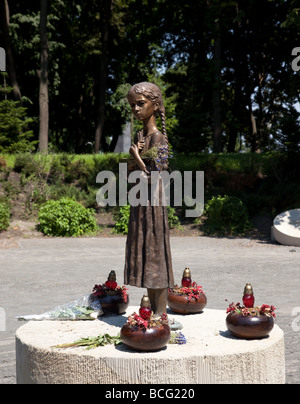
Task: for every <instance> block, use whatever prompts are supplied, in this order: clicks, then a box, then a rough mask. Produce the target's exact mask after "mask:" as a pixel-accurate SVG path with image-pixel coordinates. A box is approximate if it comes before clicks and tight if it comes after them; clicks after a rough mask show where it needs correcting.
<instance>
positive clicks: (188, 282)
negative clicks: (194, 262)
mask: <svg viewBox="0 0 300 404" xmlns="http://www.w3.org/2000/svg"><path fill="white" fill-rule="evenodd" d="M181 285H182V287H183V288H189V287H191V286H192V278H191V271H190V269H189V268H185V270H184V272H183V276H182V281H181Z"/></svg>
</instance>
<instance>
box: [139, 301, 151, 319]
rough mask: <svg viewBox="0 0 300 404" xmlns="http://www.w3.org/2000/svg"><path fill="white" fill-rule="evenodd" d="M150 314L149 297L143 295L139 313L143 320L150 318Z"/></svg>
mask: <svg viewBox="0 0 300 404" xmlns="http://www.w3.org/2000/svg"><path fill="white" fill-rule="evenodd" d="M151 314H152V310H151V305H150V299H149V297H148V296H147V295H144V296H143V298H142V301H141V307H140V310H139V315H140V317H142V319H143V320H150V317H151Z"/></svg>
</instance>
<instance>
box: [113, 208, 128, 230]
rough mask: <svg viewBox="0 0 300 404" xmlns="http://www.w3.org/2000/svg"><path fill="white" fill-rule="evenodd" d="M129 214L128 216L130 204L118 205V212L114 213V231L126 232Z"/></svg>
mask: <svg viewBox="0 0 300 404" xmlns="http://www.w3.org/2000/svg"><path fill="white" fill-rule="evenodd" d="M129 216H130V205H126V206H120V208H119V210H118V212H117V213H115V214H114V219H115V220H116V224H115V229H114V231H115V233H118V234H127V233H128V223H129Z"/></svg>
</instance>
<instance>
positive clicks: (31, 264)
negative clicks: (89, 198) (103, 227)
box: [0, 237, 300, 384]
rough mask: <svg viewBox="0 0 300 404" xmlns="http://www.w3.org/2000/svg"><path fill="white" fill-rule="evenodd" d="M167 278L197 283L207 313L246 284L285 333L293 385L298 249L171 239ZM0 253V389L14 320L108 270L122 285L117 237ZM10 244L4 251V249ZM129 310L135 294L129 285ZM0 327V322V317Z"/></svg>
mask: <svg viewBox="0 0 300 404" xmlns="http://www.w3.org/2000/svg"><path fill="white" fill-rule="evenodd" d="M171 246H172V255H173V265H174V272H175V279H176V281H177V282H178V283H179V282H180V279H181V275H182V272H183V269H184V268H185V267H186V266H188V267H189V268H190V269H191V271H192V276H193V279H194V280H195V281H197V282H198V283H199V284H200V285H202V286H203V289H204V291H205V292H206V294H207V297H208V306H207V307H208V308H211V309H221V310H226V308H227V302H225V299H228V300H229V301H230V302H232V301H235V302H237V301H241V298H242V292H243V288H244V285H245V284H246V283H247V282H250V283H252V285H253V287H254V292H255V296H256V303H257V304H262V303H265V304H273V305H274V306H275V307H277V324H278V325H279V326H280V327H281V328H282V329H283V330H284V332H285V345H286V374H287V383H288V384H298V383H300V344H299V336H300V293H299V289H300V248H292V247H285V246H280V245H277V244H271V243H266V242H263V241H259V240H249V239H227V238H224V239H215V238H206V237H172V238H171ZM2 247H4V248H2V249H0V327H1V313H2V317H3V310H1V308H2V309H4V311H5V314H6V323H5V326H6V331H3V330H2V331H1V329H0V384H15V383H16V379H15V348H14V335H15V331H16V329H17V328H19V327H20V326H21V325H22V323H21V322H20V321H17V320H16V319H15V317H16V316H17V315H25V314H33V313H35V314H41V313H43V312H45V311H48V310H51V309H53V308H54V307H55V306H58V305H60V304H64V303H67V302H70V301H73V300H74V299H76V298H78V297H80V296H83V295H86V294H88V293H90V292H91V289H92V288H93V286H94V284H96V283H102V282H103V281H105V280H106V276H107V275H108V273H109V272H110V270H115V271H116V273H117V277H118V281H119V284H123V266H124V248H125V238H123V237H116V238H91V239H88V238H87V239H86V238H83V239H22V240H19V241H14V243H12V244H11V245H10V246H9V245H8V244H7V245H4V246H2ZM9 247H11V248H9ZM129 293H130V299H131V304H132V305H138V304H139V302H140V299H141V296H142V294H143V291H141V290H140V289H137V288H133V287H130V289H129ZM2 328H3V318H2Z"/></svg>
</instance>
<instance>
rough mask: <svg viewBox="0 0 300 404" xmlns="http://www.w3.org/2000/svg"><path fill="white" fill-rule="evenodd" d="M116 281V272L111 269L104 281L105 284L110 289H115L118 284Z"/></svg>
mask: <svg viewBox="0 0 300 404" xmlns="http://www.w3.org/2000/svg"><path fill="white" fill-rule="evenodd" d="M116 281H117V276H116V272H115V271H111V272H110V274H109V275H108V279H107V281H106V282H105V286H106V287H107V288H108V289H110V290H115V289H116V287H117V286H118V284H117V282H116Z"/></svg>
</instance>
